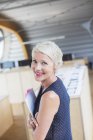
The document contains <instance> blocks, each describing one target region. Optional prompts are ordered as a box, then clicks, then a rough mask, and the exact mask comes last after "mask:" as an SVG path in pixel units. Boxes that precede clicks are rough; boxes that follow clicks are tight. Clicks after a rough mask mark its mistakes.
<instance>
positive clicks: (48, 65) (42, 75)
mask: <svg viewBox="0 0 93 140" xmlns="http://www.w3.org/2000/svg"><path fill="white" fill-rule="evenodd" d="M31 68H32V70H33V72H34V76H35V79H36V80H37V81H40V82H43V81H45V80H49V79H50V78H51V77H53V76H54V63H53V61H52V60H51V59H50V58H49V57H48V56H47V55H45V54H43V53H41V52H35V53H34V56H33V58H32V64H31Z"/></svg>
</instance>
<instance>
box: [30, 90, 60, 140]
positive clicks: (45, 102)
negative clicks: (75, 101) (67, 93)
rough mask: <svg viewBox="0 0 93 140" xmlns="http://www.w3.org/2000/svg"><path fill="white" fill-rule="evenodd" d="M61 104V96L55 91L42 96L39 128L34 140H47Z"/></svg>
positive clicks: (38, 120) (38, 118)
mask: <svg viewBox="0 0 93 140" xmlns="http://www.w3.org/2000/svg"><path fill="white" fill-rule="evenodd" d="M59 104H60V99H59V96H58V95H57V94H56V93H55V92H53V91H49V92H47V93H46V94H44V95H43V96H42V98H41V102H40V107H39V112H38V116H37V122H38V127H36V129H35V131H34V133H33V139H34V140H44V139H45V137H46V135H47V132H48V130H49V128H50V126H51V123H52V121H53V118H54V115H55V114H56V112H57V111H58V108H59Z"/></svg>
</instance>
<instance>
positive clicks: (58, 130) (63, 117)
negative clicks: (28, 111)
mask: <svg viewBox="0 0 93 140" xmlns="http://www.w3.org/2000/svg"><path fill="white" fill-rule="evenodd" d="M47 91H54V92H55V93H56V94H57V95H58V96H59V98H60V106H59V109H58V112H57V113H56V114H55V116H54V119H53V122H52V124H51V126H50V129H49V131H48V133H47V135H46V138H45V140H72V134H71V125H70V98H69V95H68V93H67V91H66V89H65V87H64V84H63V82H62V80H61V79H60V78H58V77H57V80H56V81H55V82H54V83H52V84H51V85H50V86H49V87H48V88H47V89H45V91H44V92H42V87H41V89H40V91H39V94H38V97H37V99H36V102H35V110H34V115H35V114H36V112H38V110H39V104H40V100H41V97H42V95H43V94H46V92H47Z"/></svg>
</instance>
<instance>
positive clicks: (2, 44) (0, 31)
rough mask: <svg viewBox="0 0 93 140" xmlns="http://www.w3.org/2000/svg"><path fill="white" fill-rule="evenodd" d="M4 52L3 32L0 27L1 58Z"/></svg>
mask: <svg viewBox="0 0 93 140" xmlns="http://www.w3.org/2000/svg"><path fill="white" fill-rule="evenodd" d="M3 53H4V34H3V31H2V29H0V59H2V57H3Z"/></svg>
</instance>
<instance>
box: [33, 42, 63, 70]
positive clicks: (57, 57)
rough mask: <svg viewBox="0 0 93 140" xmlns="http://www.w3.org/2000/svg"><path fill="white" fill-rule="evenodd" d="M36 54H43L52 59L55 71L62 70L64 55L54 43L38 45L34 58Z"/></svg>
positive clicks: (34, 49)
mask: <svg viewBox="0 0 93 140" xmlns="http://www.w3.org/2000/svg"><path fill="white" fill-rule="evenodd" d="M35 52H41V53H43V54H45V55H47V56H48V57H50V59H51V60H52V61H53V62H54V65H55V69H58V68H60V67H61V66H62V64H63V60H62V57H63V53H62V51H61V49H60V48H59V47H58V46H57V44H55V43H54V42H52V41H46V42H41V43H38V44H37V45H36V46H35V47H34V48H33V50H32V57H33V55H34V53H35Z"/></svg>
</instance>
